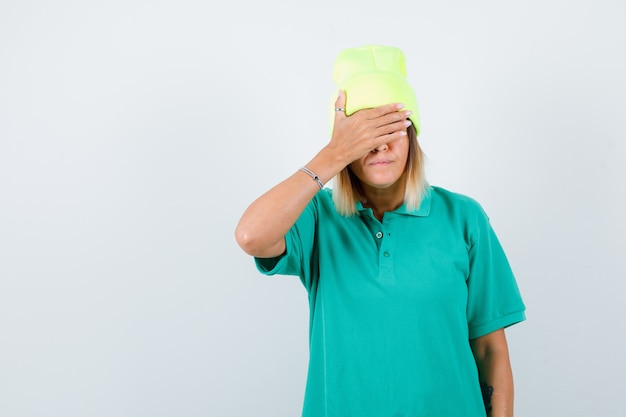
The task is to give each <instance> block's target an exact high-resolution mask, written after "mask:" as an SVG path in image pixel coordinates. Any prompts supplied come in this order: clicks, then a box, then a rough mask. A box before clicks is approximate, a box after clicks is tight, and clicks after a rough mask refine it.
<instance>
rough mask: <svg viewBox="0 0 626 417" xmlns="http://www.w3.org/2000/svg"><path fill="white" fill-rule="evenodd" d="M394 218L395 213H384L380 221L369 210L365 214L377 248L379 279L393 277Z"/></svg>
mask: <svg viewBox="0 0 626 417" xmlns="http://www.w3.org/2000/svg"><path fill="white" fill-rule="evenodd" d="M395 218H396V214H395V213H385V214H384V216H383V219H382V222H380V221H379V220H378V219H376V218H375V217H374V216H373V214H372V212H371V211H369V212H368V213H367V214H365V220H366V224H367V226H368V229H369V230H370V232H371V233H372V236H373V238H374V241H375V242H376V247H377V248H378V278H379V279H381V280H390V279H393V278H394V265H395V253H394V251H395V247H396V240H395V233H393V226H392V223H393V222H394V220H395Z"/></svg>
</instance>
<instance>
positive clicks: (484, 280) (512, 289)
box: [467, 206, 526, 339]
mask: <svg viewBox="0 0 626 417" xmlns="http://www.w3.org/2000/svg"><path fill="white" fill-rule="evenodd" d="M473 217H474V218H473V221H472V220H470V223H473V225H470V228H471V232H470V248H469V261H470V272H469V277H468V280H467V286H468V305H467V318H468V326H469V337H470V339H474V338H477V337H480V336H484V335H486V334H489V333H491V332H493V331H496V330H498V329H502V328H505V327H508V326H511V325H513V324H515V323H518V322H520V321H523V320H525V319H526V316H525V306H524V303H523V300H522V297H521V294H520V291H519V288H518V285H517V281H516V279H515V276H514V274H513V271H512V270H511V266H510V264H509V261H508V259H507V257H506V255H505V253H504V250H503V249H502V246H501V244H500V241H499V240H498V238H497V236H496V234H495V232H494V230H493V228H492V227H491V224H490V222H489V218H488V217H487V215H486V214H485V212H484V211H483V210H482V208H480V206H478V208H477V211H476V213H475V216H473Z"/></svg>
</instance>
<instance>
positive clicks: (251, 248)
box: [235, 226, 285, 258]
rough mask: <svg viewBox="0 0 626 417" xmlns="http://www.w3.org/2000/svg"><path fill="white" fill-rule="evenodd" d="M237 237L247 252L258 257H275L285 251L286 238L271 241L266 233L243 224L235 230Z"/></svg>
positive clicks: (239, 243)
mask: <svg viewBox="0 0 626 417" xmlns="http://www.w3.org/2000/svg"><path fill="white" fill-rule="evenodd" d="M235 239H236V240H237V244H238V245H239V247H241V249H242V250H243V251H244V252H245V253H247V254H248V255H250V256H255V257H257V258H273V257H276V256H279V255H281V254H282V253H283V252H284V251H285V240H284V238H282V239H280V240H278V241H276V242H270V241H268V239H267V237H266V236H265V235H264V234H259V233H258V232H255V231H253V230H250V229H246V228H244V227H241V226H238V227H237V229H236V230H235Z"/></svg>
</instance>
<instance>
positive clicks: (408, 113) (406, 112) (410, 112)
mask: <svg viewBox="0 0 626 417" xmlns="http://www.w3.org/2000/svg"><path fill="white" fill-rule="evenodd" d="M404 114H406V117H409V116H410V115H412V114H413V112H412V111H411V110H407V111H405V112H404Z"/></svg>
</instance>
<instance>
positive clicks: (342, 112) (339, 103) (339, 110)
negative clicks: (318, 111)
mask: <svg viewBox="0 0 626 417" xmlns="http://www.w3.org/2000/svg"><path fill="white" fill-rule="evenodd" d="M345 116H346V95H345V93H344V92H343V90H339V93H338V94H337V99H336V100H335V120H337V118H341V117H345Z"/></svg>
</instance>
